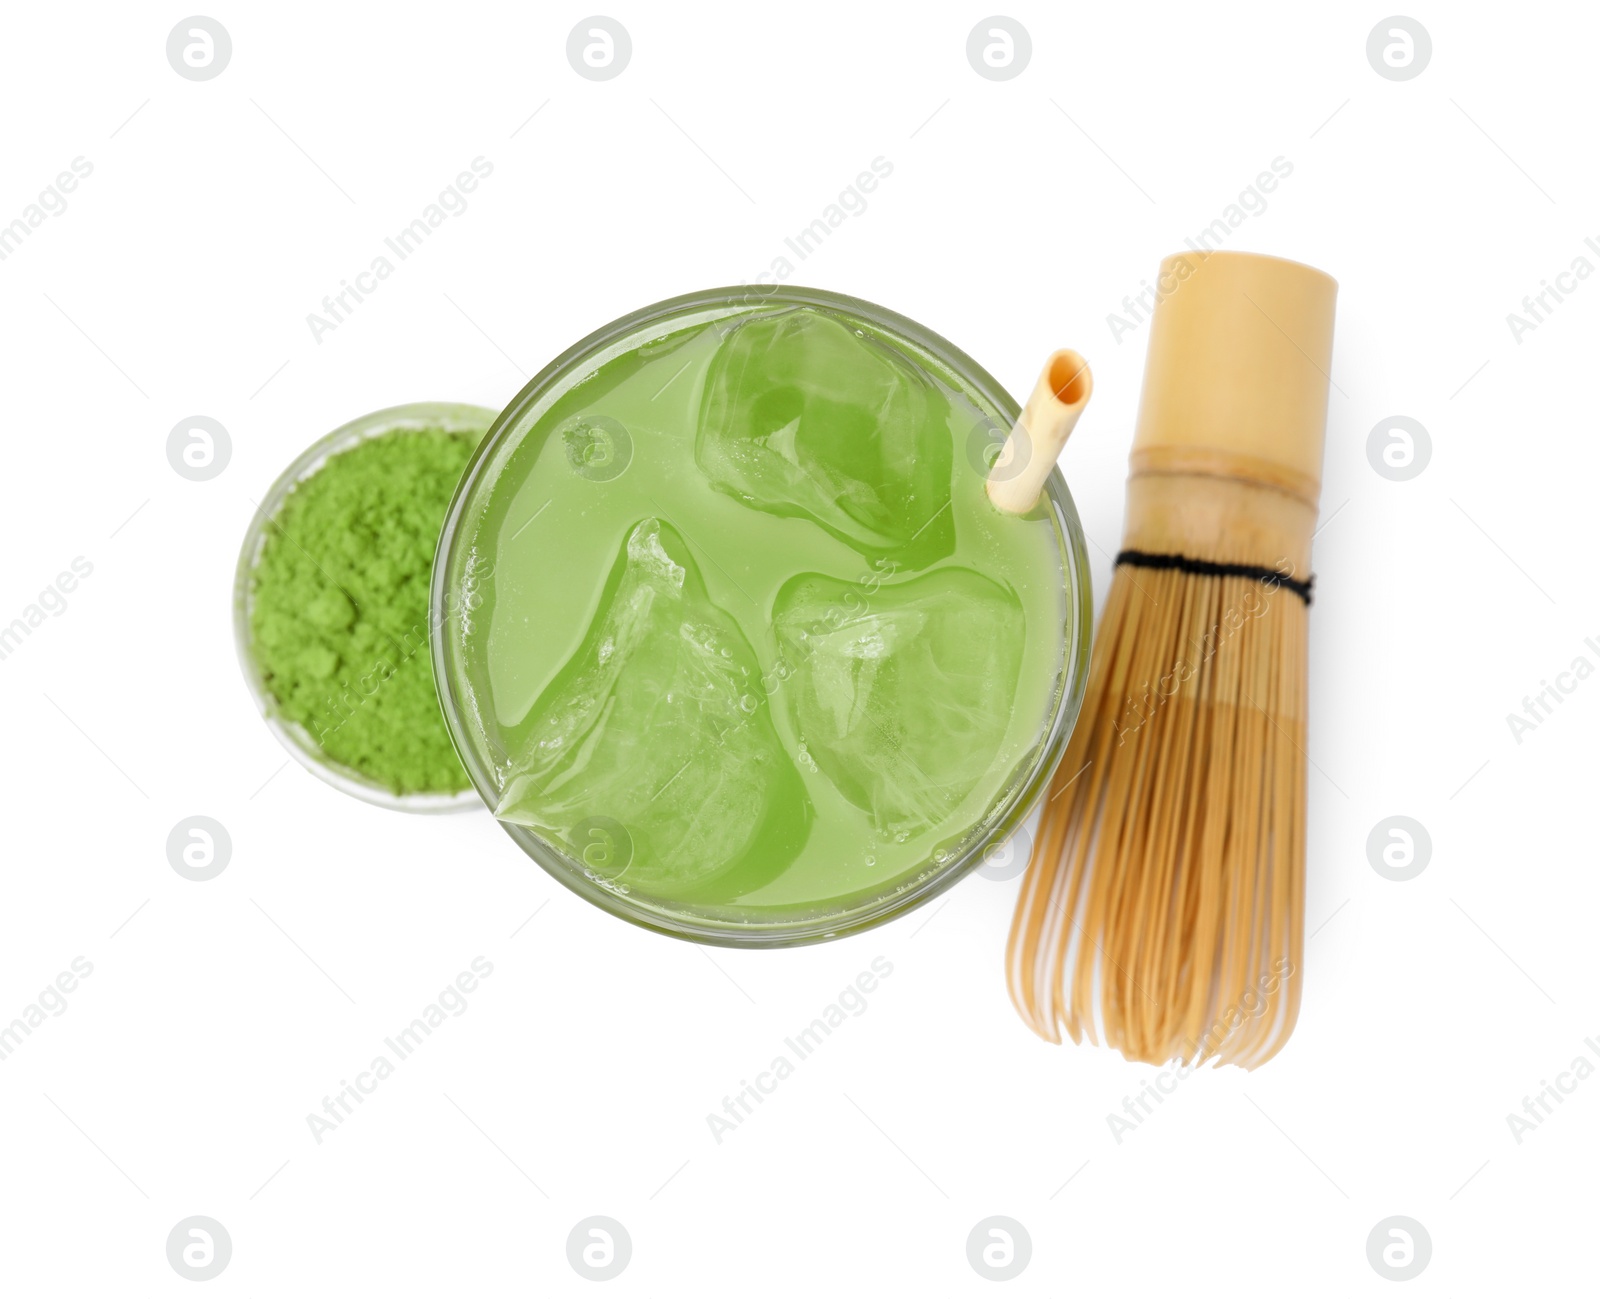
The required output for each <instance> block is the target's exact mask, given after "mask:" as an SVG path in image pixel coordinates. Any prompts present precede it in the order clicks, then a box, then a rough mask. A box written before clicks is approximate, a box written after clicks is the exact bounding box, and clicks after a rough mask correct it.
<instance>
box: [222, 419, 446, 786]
mask: <svg viewBox="0 0 1600 1299" xmlns="http://www.w3.org/2000/svg"><path fill="white" fill-rule="evenodd" d="M474 441H475V440H474V439H473V438H471V437H464V436H458V435H454V434H448V433H441V432H410V431H406V432H394V433H388V434H385V435H383V436H380V437H374V438H368V439H366V440H364V441H362V442H360V443H358V444H357V445H356V446H354V447H352V448H350V449H349V450H348V451H342V452H340V453H339V454H337V455H335V456H333V457H331V458H330V459H329V460H328V461H327V462H326V463H324V464H323V466H322V468H320V469H318V470H317V471H316V472H315V473H314V474H312V476H311V477H309V478H307V479H305V480H303V481H302V482H300V483H299V484H297V485H296V486H295V488H294V490H293V491H291V492H290V493H289V495H288V497H287V498H286V500H285V501H284V503H283V506H282V508H281V509H280V510H279V511H278V513H277V515H276V517H275V518H274V520H273V522H272V523H271V524H270V525H269V526H268V527H267V529H266V535H265V541H264V543H263V545H262V548H261V554H260V557H259V558H258V559H257V561H256V566H255V569H254V572H253V573H252V577H251V610H250V637H251V649H252V653H253V655H254V657H255V661H256V664H257V666H258V667H259V669H260V672H261V676H262V680H263V682H264V684H265V686H266V688H267V690H268V692H269V693H270V694H271V695H272V697H273V698H274V699H275V700H276V701H277V704H278V709H277V711H278V713H279V715H280V716H282V717H283V718H284V719H286V720H288V721H291V722H298V723H299V724H300V725H301V726H303V727H304V728H305V729H306V731H307V732H308V733H309V734H310V735H311V737H312V738H313V739H314V740H315V741H316V743H317V745H318V746H319V747H320V748H321V749H322V751H323V752H324V753H326V754H327V755H328V757H329V758H331V759H333V761H335V762H337V763H340V764H342V765H344V766H346V767H351V768H354V769H355V770H356V771H358V772H360V773H361V774H362V775H364V776H366V777H367V778H368V779H370V780H373V781H376V782H377V783H379V784H381V785H383V786H385V787H386V788H388V789H390V790H393V791H394V792H395V793H396V794H412V793H423V792H428V793H443V792H449V793H454V792H456V791H458V790H462V789H465V788H466V787H467V785H468V783H469V782H468V780H467V774H466V772H465V771H463V770H462V768H461V763H460V760H459V759H458V758H457V757H456V752H455V749H454V747H453V746H452V745H451V743H450V736H449V733H448V732H447V731H446V730H445V724H444V717H443V716H442V715H441V713H440V711H439V698H438V695H437V693H436V691H435V689H434V684H433V665H432V661H431V659H430V657H429V650H428V585H429V578H430V574H431V571H432V568H433V551H434V547H435V546H436V545H437V543H438V540H439V533H440V531H441V530H442V529H443V527H444V516H445V513H446V511H447V510H448V508H449V505H450V498H451V496H452V494H453V493H454V492H455V488H456V483H457V481H458V480H459V479H460V477H461V473H462V470H463V469H465V468H466V464H467V460H468V459H469V458H470V457H471V455H472V449H473V446H474Z"/></svg>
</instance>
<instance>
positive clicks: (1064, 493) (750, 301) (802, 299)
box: [428, 285, 1093, 948]
mask: <svg viewBox="0 0 1600 1299" xmlns="http://www.w3.org/2000/svg"><path fill="white" fill-rule="evenodd" d="M762 306H773V307H782V306H815V307H822V308H824V309H829V310H835V311H841V312H844V313H846V314H849V315H853V316H857V317H859V318H861V319H863V320H865V321H867V322H868V323H870V324H871V325H872V326H873V327H874V328H878V329H881V330H883V331H884V332H885V333H886V334H889V335H891V336H893V337H894V338H895V339H896V341H898V342H901V343H905V344H909V345H910V346H911V347H912V348H913V349H914V350H915V351H916V352H918V353H921V354H923V355H924V356H926V357H929V358H931V359H933V360H934V361H935V362H937V363H938V364H939V365H940V366H942V367H943V368H945V369H946V370H948V371H949V373H950V374H952V375H954V376H957V377H958V378H959V380H960V385H958V386H965V387H967V388H969V389H971V390H972V391H973V392H975V393H976V394H977V395H978V396H979V397H980V398H982V399H983V400H984V401H985V402H987V403H988V404H989V405H991V406H992V407H994V409H996V410H998V411H1000V412H1001V414H1002V415H1004V416H1005V420H1006V428H1007V429H1009V428H1010V427H1011V426H1012V425H1014V424H1015V423H1016V421H1017V419H1018V418H1019V417H1020V415H1021V413H1022V408H1021V406H1020V404H1019V403H1018V402H1017V401H1016V400H1015V399H1014V398H1013V397H1012V396H1011V394H1010V393H1009V392H1007V391H1006V389H1005V388H1004V387H1003V386H1001V384H1000V383H999V381H998V380H996V379H995V378H994V376H993V375H991V374H990V373H989V372H988V370H986V369H985V368H984V367H983V366H981V365H979V364H978V362H976V361H975V360H973V359H972V358H971V357H970V356H968V355H967V353H966V352H964V351H962V350H961V349H960V348H958V347H957V346H955V344H953V343H951V342H950V341H949V340H948V339H946V338H944V337H943V336H942V335H940V334H937V333H935V332H934V331H933V330H931V329H928V328H926V327H925V326H923V325H919V324H918V323H917V322H916V321H914V320H911V319H910V318H908V317H906V316H902V315H900V314H899V313H898V312H895V311H891V310H889V309H888V308H886V307H880V306H878V305H877V304H876V303H873V302H868V301H866V300H864V299H861V298H854V297H850V296H848V295H846V294H840V293H833V292H830V291H828V290H824V289H813V288H804V287H800V286H789V285H736V286H727V287H723V288H715V289H703V290H701V291H699V292H696V293H687V294H681V295H679V296H677V297H672V298H665V299H663V300H661V301H659V302H654V303H651V304H649V305H648V306H645V307H641V308H639V309H638V310H635V311H632V312H629V313H627V314H626V315H623V316H619V317H617V318H616V319H615V320H613V321H611V322H609V323H608V324H605V325H603V326H601V327H600V328H599V329H597V330H595V331H594V332H592V333H590V334H589V335H587V336H586V337H584V338H582V339H580V340H579V341H578V342H576V343H574V344H573V345H572V346H571V347H569V348H567V349H566V350H565V351H564V352H562V353H561V354H560V355H559V356H557V357H556V358H555V359H554V360H552V361H551V362H550V363H549V364H548V365H546V366H544V367H543V368H542V369H541V370H540V371H539V372H538V373H537V374H535V375H534V376H533V377H532V378H531V379H530V380H529V381H528V382H527V383H526V384H525V385H523V387H522V388H521V390H520V391H518V393H517V395H516V396H515V397H513V398H512V399H511V401H510V402H509V403H507V405H506V408H505V409H504V410H503V411H501V412H500V415H499V417H498V418H497V419H496V420H495V421H494V424H493V425H492V426H491V427H490V429H489V431H488V432H487V433H486V434H485V435H484V436H483V439H482V440H481V441H480V442H479V443H478V447H477V449H476V450H475V451H474V452H473V455H472V458H471V459H470V460H469V461H468V462H467V466H466V468H465V469H464V470H463V471H462V473H461V479H460V481H459V482H458V483H457V485H456V492H455V496H454V498H453V499H452V500H451V502H450V509H449V511H448V512H447V514H446V516H445V523H444V529H443V531H442V532H440V534H439V548H438V551H437V552H436V553H435V555H434V563H433V587H432V592H431V596H430V599H429V619H428V622H429V632H430V641H431V650H432V655H433V672H434V681H435V683H436V685H437V688H438V691H439V702H440V705H441V706H442V708H443V710H444V718H445V725H446V727H447V728H448V729H449V731H450V736H451V739H452V741H453V742H454V743H455V746H456V752H457V754H458V755H459V756H460V758H461V763H462V766H464V767H465V768H466V771H467V776H468V778H469V779H470V780H471V781H472V783H473V786H474V787H475V788H476V790H477V792H478V794H479V796H480V798H481V799H482V801H483V802H484V804H485V805H486V806H489V807H491V808H492V807H493V804H494V791H495V785H494V783H493V780H492V779H491V772H490V771H489V770H488V769H487V768H486V765H485V762H484V760H483V757H482V755H481V754H480V753H479V752H478V751H477V748H476V747H475V745H474V744H473V743H472V738H471V736H470V734H469V729H470V728H469V727H468V725H467V724H466V721H465V719H464V716H463V709H462V704H461V702H460V700H459V699H458V698H457V690H456V684H455V680H454V677H453V675H452V669H453V667H454V666H455V661H456V658H457V657H458V651H457V650H456V648H455V645H454V638H453V637H451V636H448V635H446V634H444V633H445V629H446V628H447V627H448V626H449V616H448V611H449V610H450V609H451V607H452V601H451V596H450V591H449V586H450V570H451V561H452V559H453V558H454V555H455V548H456V541H457V538H458V535H459V534H460V532H461V529H462V525H463V521H464V520H465V518H466V515H467V507H468V505H469V503H471V502H472V500H473V498H474V496H475V495H476V493H477V491H478V489H479V488H480V487H481V486H482V485H483V484H482V483H481V481H480V480H481V479H482V477H483V475H484V471H485V467H486V466H487V465H488V464H489V463H490V462H491V461H492V459H493V457H494V455H495V454H496V452H497V451H498V450H499V449H500V447H501V446H502V444H503V443H505V442H506V440H507V439H508V438H509V437H510V436H511V435H512V433H513V432H514V431H515V430H517V429H518V428H519V427H520V426H521V425H522V423H523V421H524V417H525V416H526V415H527V414H528V412H529V411H530V410H531V409H532V408H534V407H535V406H536V405H537V404H538V402H539V401H540V400H541V398H543V397H544V396H545V395H547V393H548V392H549V390H550V389H551V388H553V386H554V385H555V384H556V383H557V381H559V380H560V379H562V378H564V377H565V376H567V375H568V374H569V373H570V372H571V371H572V370H573V368H574V367H576V366H578V365H582V366H584V367H585V368H586V369H592V368H594V367H595V366H597V365H598V364H600V363H601V360H602V357H603V354H604V353H605V352H606V350H607V349H609V348H612V347H615V346H616V345H617V344H618V343H620V342H622V341H623V340H625V339H630V338H633V337H634V336H636V335H638V334H639V333H641V332H642V331H644V330H645V329H646V328H647V327H648V326H650V325H651V324H653V323H657V322H662V321H665V320H668V319H672V320H674V321H675V322H680V323H681V318H683V317H685V316H692V315H693V314H694V313H695V311H696V310H697V309H698V310H701V311H703V312H704V313H705V314H706V316H707V317H708V322H709V320H710V319H715V318H718V317H721V316H726V315H730V314H733V313H734V312H738V311H744V310H751V311H755V310H759V309H760V308H761V307H762ZM1046 500H1047V501H1048V502H1049V503H1050V509H1051V513H1052V515H1053V517H1054V520H1055V524H1056V528H1057V532H1058V534H1059V538H1060V541H1061V543H1062V573H1063V576H1064V579H1065V581H1066V583H1067V589H1066V591H1065V592H1064V593H1063V594H1064V603H1065V619H1066V621H1065V622H1064V624H1063V627H1062V638H1063V642H1064V645H1065V651H1064V655H1065V662H1064V663H1063V665H1062V670H1061V677H1060V679H1059V680H1060V686H1059V694H1058V697H1057V698H1056V700H1055V703H1054V709H1055V711H1054V715H1053V716H1052V717H1051V718H1050V719H1049V725H1048V726H1047V727H1041V729H1040V735H1039V741H1038V743H1037V744H1036V746H1035V747H1034V749H1033V750H1032V751H1031V752H1030V753H1029V754H1025V755H1023V757H1022V758H1020V759H1019V760H1018V767H1017V769H1018V770H1021V769H1022V767H1023V766H1024V765H1027V768H1028V769H1027V773H1026V775H1025V776H1024V777H1023V778H1022V779H1020V780H1018V781H1017V782H1016V783H1015V784H1014V785H1013V786H1012V787H1010V788H1009V789H1008V790H1007V791H1006V793H1005V795H1004V797H1003V799H1002V800H1001V801H999V802H997V803H996V804H995V805H994V806H993V807H991V808H990V809H989V811H988V813H987V814H986V815H985V816H984V817H983V818H982V819H981V820H980V821H979V822H977V823H975V824H974V825H973V826H972V827H970V828H969V832H968V833H969V836H970V838H969V839H968V841H967V842H966V843H965V844H964V845H963V847H962V850H961V852H960V853H958V854H956V855H953V856H952V857H951V859H950V860H949V861H947V862H945V863H942V864H936V863H933V862H932V861H931V860H930V862H929V863H927V869H925V870H924V872H923V874H922V876H921V877H920V878H919V879H917V881H916V882H915V883H914V884H913V885H911V886H909V887H904V886H902V887H894V886H892V885H887V886H884V887H882V888H881V889H880V890H878V892H877V893H876V894H875V895H874V896H873V897H872V898H871V899H869V900H868V901H866V902H863V903H859V904H856V905H854V906H849V907H846V908H843V909H841V910H838V911H830V912H827V913H826V914H824V915H820V916H817V917H798V918H791V919H786V920H781V921H773V922H770V923H768V922H764V921H761V920H739V919H733V918H719V917H715V916H709V915H697V914H693V913H688V912H684V911H680V910H675V909H672V908H671V907H669V906H666V905H660V904H653V903H641V902H639V901H638V900H636V899H633V898H631V897H630V896H628V895H624V894H619V893H618V892H616V891H615V890H613V889H609V888H606V887H604V886H603V885H602V884H600V883H599V882H597V881H596V880H595V879H594V878H592V877H591V876H590V875H589V874H588V873H586V872H585V871H584V869H583V868H582V866H581V865H579V864H578V863H577V862H576V861H574V860H573V859H572V858H571V857H570V856H568V855H567V854H566V853H565V852H563V851H562V850H561V848H560V847H559V846H558V845H556V844H554V843H552V842H550V841H549V840H547V839H545V838H543V837H541V836H540V835H538V834H537V833H536V832H535V831H533V830H532V829H531V828H530V827H528V826H522V825H514V824H512V823H510V822H506V821H499V825H500V827H501V828H502V829H503V830H504V831H505V832H506V833H507V834H508V835H510V836H511V838H512V840H513V841H515V842H516V844H517V845H518V847H520V848H521V849H522V850H523V852H525V853H526V854H527V855H528V856H529V857H531V858H532V859H533V860H534V861H535V862H537V863H538V864H539V866H540V867H541V868H543V870H544V871H545V872H546V873H547V874H548V875H550V876H551V877H552V878H554V879H555V880H556V881H558V882H559V883H560V884H562V885H564V886H565V887H566V888H568V889H570V890H572V891H573V892H574V893H576V894H578V895H579V896H580V897H582V898H584V899H585V900H586V901H588V902H591V903H593V904H594V905H595V906H597V907H599V908H601V909H602V910H604V911H607V912H609V913H610V914H611V915H614V916H617V917H619V918H620V919H623V920H626V921H628V922H629V923H631V924H634V925H638V926H639V927H641V928H644V929H648V930H651V931H652V932H655V933H659V934H665V935H667V936H669V937H673V938H680V939H685V940H687V941H690V942H698V943H706V944H710V945H714V946H720V947H738V948H782V947H798V946H802V945H806V944H811V943H819V942H826V941H829V940H831V939H835V938H843V937H846V936H848V935H850V934H855V933H860V932H862V931H864V930H867V929H871V928H874V927H876V926H878V925H880V924H884V923H886V922H888V921H889V920H892V919H895V918H897V917H899V916H902V915H905V914H907V913H909V912H911V911H913V910H915V909H916V908H918V907H920V906H922V905H924V904H925V903H927V902H929V901H930V900H932V899H933V898H935V897H938V896H939V895H940V894H942V893H944V892H945V891H946V890H947V889H949V888H951V887H953V886H954V885H955V884H956V883H958V882H959V881H960V880H962V879H964V878H965V877H966V876H967V875H968V874H969V873H970V872H971V871H972V870H973V869H975V868H976V867H977V866H978V865H979V864H980V863H981V862H982V861H983V859H984V856H985V854H986V853H988V852H989V851H990V850H991V849H992V848H994V847H995V846H996V845H998V844H1000V843H1003V842H1004V841H1005V840H1006V839H1007V838H1009V837H1010V835H1011V834H1013V833H1014V832H1015V831H1016V830H1017V829H1018V827H1020V826H1021V824H1022V823H1023V821H1025V820H1026V819H1027V817H1028V815H1029V813H1030V812H1032V810H1033V807H1034V804H1035V803H1036V802H1037V801H1038V799H1039V796H1040V795H1041V794H1042V793H1043V792H1044V787H1045V785H1046V784H1047V783H1048V782H1049V780H1050V777H1051V776H1052V775H1053V774H1054V772H1055V768H1056V766H1057V764H1058V763H1059V762H1060V760H1061V756H1062V754H1063V753H1064V752H1065V749H1066V745H1067V740H1068V738H1069V737H1070V735H1071V734H1072V729H1073V726H1074V725H1075V724H1076V722H1077V717H1078V711H1079V709H1080V707H1081V706H1082V703H1083V694H1084V689H1085V686H1086V684H1087V679H1088V669H1089V649H1090V639H1091V632H1092V623H1093V605H1092V593H1091V589H1090V575H1089V561H1088V545H1087V542H1086V540H1085V537H1084V533H1083V527H1082V524H1081V523H1080V522H1079V519H1078V512H1077V507H1076V506H1075V505H1074V504H1073V500H1072V495H1071V493H1070V492H1069V491H1068V490H1067V484H1066V480H1065V479H1064V478H1063V477H1062V476H1061V471H1060V469H1059V468H1052V469H1051V471H1050V476H1049V478H1048V479H1047V480H1046V482H1045V490H1044V495H1043V496H1042V497H1041V501H1046ZM497 820H498V818H497Z"/></svg>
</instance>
